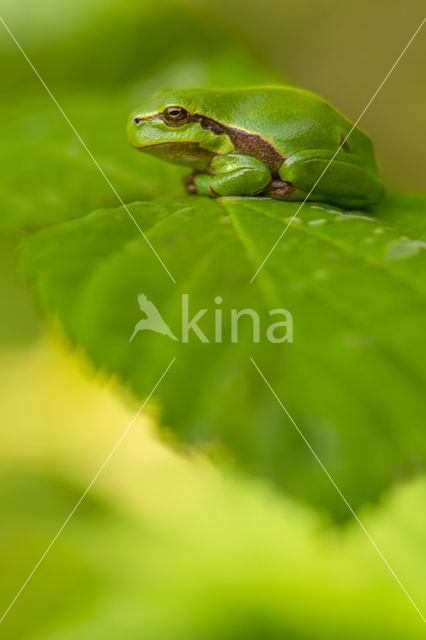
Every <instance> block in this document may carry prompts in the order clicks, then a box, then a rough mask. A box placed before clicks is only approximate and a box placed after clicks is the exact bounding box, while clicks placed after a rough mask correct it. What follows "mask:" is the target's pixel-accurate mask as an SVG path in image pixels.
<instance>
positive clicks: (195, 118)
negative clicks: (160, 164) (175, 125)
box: [144, 113, 287, 174]
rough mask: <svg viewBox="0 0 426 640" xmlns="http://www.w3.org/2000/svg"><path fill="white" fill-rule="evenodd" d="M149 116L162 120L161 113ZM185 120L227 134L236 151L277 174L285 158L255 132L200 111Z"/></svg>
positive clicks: (214, 132)
mask: <svg viewBox="0 0 426 640" xmlns="http://www.w3.org/2000/svg"><path fill="white" fill-rule="evenodd" d="M150 117H151V118H159V119H161V120H163V121H164V116H163V113H155V114H154V115H152V116H150ZM186 122H195V123H196V124H199V125H200V126H201V127H202V128H203V129H207V130H208V131H211V132H212V133H213V134H214V135H216V136H223V135H225V136H228V138H229V139H230V141H231V142H232V144H233V145H234V149H235V151H236V152H237V153H241V154H243V155H247V156H252V157H253V158H257V159H258V160H260V161H261V162H263V164H265V165H266V166H267V167H268V168H269V169H270V170H271V173H272V174H277V173H278V170H279V168H280V167H281V165H282V164H283V163H284V162H285V161H286V160H287V158H286V157H285V156H283V155H282V154H281V153H280V152H279V151H278V150H277V149H276V148H275V147H274V145H273V144H272V143H271V142H269V141H268V140H265V138H262V136H260V135H258V134H257V133H250V132H249V131H245V130H244V129H238V128H237V127H229V126H228V125H225V124H223V123H222V122H219V121H218V120H214V119H213V118H209V117H207V116H203V115H202V114H201V113H191V114H189V117H188V119H187V120H186ZM145 149H146V147H145ZM145 149H144V150H145ZM149 152H150V151H149Z"/></svg>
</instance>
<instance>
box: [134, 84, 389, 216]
mask: <svg viewBox="0 0 426 640" xmlns="http://www.w3.org/2000/svg"><path fill="white" fill-rule="evenodd" d="M127 132H128V138H129V141H130V143H131V144H132V145H133V146H134V147H136V148H137V149H139V150H140V151H144V152H147V153H150V154H153V155H154V156H157V157H159V158H162V159H164V160H167V161H168V162H172V163H174V164H180V165H184V166H187V167H190V168H192V173H191V174H190V175H189V176H187V178H186V179H185V183H186V188H187V191H188V192H189V193H198V194H200V195H209V196H212V197H214V196H266V197H272V198H277V199H280V200H304V199H305V197H306V196H307V195H308V194H309V192H310V191H311V189H312V188H314V190H313V192H312V193H311V194H310V195H309V199H310V200H316V201H324V202H328V203H330V204H336V205H338V206H341V207H346V208H351V207H364V206H367V205H369V204H372V203H374V202H376V201H378V200H379V199H380V198H381V196H382V195H383V184H382V182H381V180H380V177H379V169H378V166H377V163H376V160H375V156H374V150H373V145H372V142H371V140H370V138H369V137H368V136H367V135H366V134H365V133H363V132H362V131H360V130H359V129H357V128H354V129H353V130H352V125H351V123H350V122H349V121H348V120H347V119H346V118H344V117H343V116H342V115H341V114H340V113H339V112H338V111H336V110H335V109H334V108H333V107H331V106H330V105H329V104H328V103H327V102H326V101H325V100H323V99H322V98H320V97H318V96H316V95H315V94H313V93H310V92H309V91H305V90H302V89H297V88H294V87H290V86H266V87H248V88H239V89H227V90H216V89H200V88H198V89H183V90H176V91H173V90H169V89H166V90H163V91H161V92H159V93H157V94H156V95H155V96H154V97H153V98H152V99H151V101H150V102H148V103H147V104H146V105H144V106H143V107H142V108H141V109H140V110H138V111H136V112H135V113H133V114H132V115H131V117H130V119H129V122H128V127H127ZM349 133H350V135H349ZM339 147H341V148H340V149H339ZM336 152H337V155H336V157H335V158H334V159H333V160H332V158H333V156H334V154H335V153H336ZM330 161H332V162H331V164H330V165H329V166H328V168H327V170H326V171H325V173H324V175H323V176H322V177H321V178H320V176H321V174H322V172H323V171H324V169H326V167H327V165H328V163H330ZM319 178H320V179H319ZM318 179H319V182H318V184H316V182H317V180H318Z"/></svg>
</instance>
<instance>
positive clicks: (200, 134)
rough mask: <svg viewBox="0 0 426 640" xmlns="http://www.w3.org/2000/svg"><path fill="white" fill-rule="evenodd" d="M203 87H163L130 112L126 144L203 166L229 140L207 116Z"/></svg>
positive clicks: (228, 144)
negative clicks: (174, 88) (179, 88)
mask: <svg viewBox="0 0 426 640" xmlns="http://www.w3.org/2000/svg"><path fill="white" fill-rule="evenodd" d="M205 92H206V90H205V89H204V90H200V89H185V90H180V91H171V90H168V89H167V90H164V91H161V92H160V93H157V94H156V95H155V96H154V97H153V98H152V99H151V101H150V102H148V103H147V104H146V105H145V106H144V107H143V108H141V109H139V110H138V111H135V112H134V113H132V115H131V116H130V118H129V121H128V124H127V135H128V138H129V142H130V144H131V145H132V146H133V147H135V148H136V149H139V150H140V151H145V152H147V153H151V154H153V155H156V156H158V157H160V158H163V159H164V160H167V161H168V162H173V163H174V164H182V165H185V166H190V167H193V168H194V169H198V170H202V169H204V168H205V167H206V166H207V165H208V163H209V162H210V160H211V157H212V155H213V154H214V153H226V152H227V151H230V150H231V149H232V144H231V142H230V140H229V138H228V136H227V135H226V132H225V131H224V130H222V129H221V128H220V125H219V123H215V121H214V120H212V119H211V118H209V117H207V116H206V115H205V114H206V99H205Z"/></svg>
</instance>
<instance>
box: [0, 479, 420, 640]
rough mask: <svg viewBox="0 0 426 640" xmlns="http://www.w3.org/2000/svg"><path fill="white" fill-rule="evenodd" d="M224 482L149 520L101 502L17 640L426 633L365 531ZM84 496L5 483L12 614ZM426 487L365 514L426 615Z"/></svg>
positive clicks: (70, 537)
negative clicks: (328, 523) (425, 571)
mask: <svg viewBox="0 0 426 640" xmlns="http://www.w3.org/2000/svg"><path fill="white" fill-rule="evenodd" d="M200 476H201V477H202V476H203V474H200ZM218 480H219V479H218V478H214V477H209V482H206V478H205V477H204V482H203V492H204V496H205V498H206V499H207V500H208V504H209V508H208V509H200V504H201V503H200V501H199V500H200V496H199V497H198V499H195V500H194V498H195V496H196V495H197V491H196V490H193V491H189V494H188V495H182V494H181V493H178V494H177V495H175V496H174V500H175V502H176V503H177V504H178V505H179V507H180V509H179V510H178V509H168V508H167V505H166V504H164V505H163V506H162V515H161V517H158V516H156V517H154V516H153V515H152V514H151V516H150V517H148V518H147V517H146V515H144V517H143V520H142V522H141V519H140V517H138V516H137V515H136V514H133V517H129V516H128V515H127V513H126V512H123V511H120V510H118V509H117V508H116V507H115V506H114V505H113V504H111V503H109V502H108V500H107V499H105V496H103V497H102V498H99V497H97V496H96V493H95V495H93V494H89V495H88V496H87V497H86V499H85V501H84V502H83V503H82V504H81V506H80V508H79V510H78V512H77V513H76V514H75V515H74V517H73V519H72V520H71V522H70V523H69V524H68V526H67V527H66V529H65V530H64V531H63V532H62V534H61V536H60V537H59V538H58V540H57V541H56V543H55V545H54V547H53V548H52V549H51V550H50V552H49V554H48V555H47V556H46V558H45V559H44V561H43V563H42V564H41V565H40V567H39V569H38V570H37V572H36V573H35V574H34V576H33V577H32V579H31V581H30V582H29V583H28V585H27V586H26V588H25V590H24V591H23V592H22V594H21V596H20V598H19V599H18V600H17V601H16V603H15V604H14V606H13V607H12V609H11V610H10V611H9V613H8V615H7V617H6V618H5V620H4V621H3V623H2V633H4V637H5V638H19V639H22V640H26V639H28V640H30V639H31V640H32V639H34V638H37V640H77V639H78V640H93V638H96V639H97V638H102V639H103V640H116V639H117V638H126V640H136V639H139V638H142V637H144V638H145V637H146V638H150V639H151V638H153V639H156V638H167V640H216V639H217V638H223V639H224V640H258V638H262V639H265V640H282V638H292V639H293V638H300V639H302V638H303V639H309V640H341V638H342V637H344V638H345V639H347V640H359V638H363V639H365V640H420V638H423V637H424V625H423V623H422V621H421V619H420V616H419V615H418V613H417V612H416V610H415V609H414V607H413V606H412V604H411V603H410V602H409V600H408V598H407V597H406V595H405V594H404V593H403V591H402V589H401V588H400V586H399V585H398V584H397V582H396V581H395V580H394V578H393V577H392V576H391V574H390V573H389V571H388V569H387V568H386V566H385V565H384V563H383V562H382V561H381V559H380V558H379V557H378V555H377V553H376V552H375V550H374V549H373V548H372V547H371V545H370V543H369V542H368V540H367V539H366V537H365V535H364V533H363V532H362V531H361V529H360V528H359V526H358V524H357V523H356V522H351V523H350V524H348V526H347V528H346V529H345V530H336V529H334V528H331V527H330V528H328V527H327V528H326V527H324V525H323V524H321V523H320V521H319V520H318V517H317V515H316V514H314V513H313V512H312V510H310V509H308V508H301V507H300V506H297V505H295V504H294V503H293V502H292V501H290V500H285V499H284V500H276V497H275V496H274V495H273V494H271V493H269V492H268V491H265V489H264V487H262V486H259V485H256V483H248V484H247V485H244V484H240V483H236V482H231V481H230V479H229V478H228V480H227V481H226V482H223V481H222V482H218ZM146 490H147V491H148V490H151V489H150V488H149V489H148V488H146ZM169 490H170V495H173V487H172V486H171V485H170V487H169ZM82 491H83V487H78V486H76V485H74V484H73V483H69V482H64V481H63V480H61V479H58V478H55V477H46V476H44V477H40V476H39V475H37V474H35V473H33V474H29V473H28V472H27V473H22V469H19V468H16V469H15V472H11V473H9V474H3V475H2V477H1V478H0V504H1V510H2V514H3V516H4V518H5V523H6V524H5V525H4V526H3V527H2V529H1V531H0V540H1V552H0V555H1V556H2V557H1V560H2V567H3V568H5V569H6V570H7V571H6V572H4V575H3V577H5V575H7V576H8V579H7V580H2V593H1V596H2V597H1V605H2V609H4V608H5V607H6V606H7V605H8V604H9V603H10V601H11V599H12V598H13V596H14V595H15V594H16V592H17V590H18V588H19V587H20V586H21V585H22V583H23V581H24V579H25V578H26V577H27V575H28V573H29V571H30V570H31V569H32V568H33V566H34V565H35V563H36V562H37V560H38V559H39V557H40V556H41V553H42V552H43V551H44V549H45V548H46V546H47V544H48V543H49V542H50V541H51V539H52V537H53V536H54V534H55V533H56V531H57V530H58V527H59V526H60V524H61V523H62V522H63V520H64V518H65V517H66V515H67V514H68V513H69V512H70V510H71V508H72V507H73V506H74V504H75V502H76V501H77V499H78V498H79V496H80V495H81V493H82ZM94 491H95V492H96V487H95V488H94ZM425 491H426V483H425V480H423V481H421V480H419V481H417V482H416V483H412V484H411V485H407V486H404V487H400V488H399V490H398V491H397V492H394V493H393V495H392V496H390V497H389V498H388V499H387V500H386V503H385V504H383V505H381V507H380V509H377V510H376V513H371V512H366V513H364V514H362V518H363V521H364V522H365V524H366V526H367V528H368V530H369V531H370V532H371V534H372V535H373V537H374V538H375V540H376V541H378V542H379V544H380V545H381V546H382V549H383V551H384V553H385V554H386V555H387V557H388V559H389V560H390V562H391V564H392V566H393V568H394V570H395V571H396V572H397V574H398V575H399V577H400V578H401V579H402V581H403V582H404V584H405V586H406V587H407V589H408V591H409V593H410V595H411V596H412V597H413V599H414V601H415V603H416V604H417V606H419V607H420V608H423V607H424V605H425V604H426V600H425V598H426V594H425V591H424V584H423V585H422V582H421V578H422V572H421V570H420V568H421V567H422V566H423V565H424V562H425V547H424V544H423V540H424V536H425V534H426V522H425V514H424V512H421V511H420V512H419V509H418V506H419V504H422V503H424V500H425V497H426V494H425ZM182 514H184V517H182ZM307 612H308V613H307Z"/></svg>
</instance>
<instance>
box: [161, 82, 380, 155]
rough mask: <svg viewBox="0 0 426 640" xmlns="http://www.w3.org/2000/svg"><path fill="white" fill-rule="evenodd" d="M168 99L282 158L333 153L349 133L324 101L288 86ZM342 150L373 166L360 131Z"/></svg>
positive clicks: (194, 92)
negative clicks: (256, 138)
mask: <svg viewBox="0 0 426 640" xmlns="http://www.w3.org/2000/svg"><path fill="white" fill-rule="evenodd" d="M159 95H160V96H161V94H159ZM172 95H173V97H171V95H170V94H168V98H169V101H171V102H174V104H182V105H183V106H185V108H187V109H188V110H189V111H190V112H192V113H194V112H198V113H201V114H202V115H205V116H208V117H209V118H211V119H213V120H216V121H218V122H220V123H222V124H223V125H225V126H226V127H233V128H235V129H241V130H243V131H246V132H248V133H253V134H257V135H260V136H261V137H262V138H264V139H265V140H267V141H268V142H269V143H271V144H272V145H273V146H274V147H275V148H276V150H277V151H278V152H279V153H280V154H281V155H282V156H283V157H284V158H287V157H288V156H290V155H291V154H292V153H296V152H298V151H303V150H310V149H316V150H324V149H327V150H332V151H334V150H337V149H338V147H339V145H340V144H341V142H342V141H343V139H344V138H345V136H346V135H347V134H348V133H349V131H350V130H351V128H352V125H351V123H350V122H349V120H347V119H346V118H345V117H344V116H343V115H342V114H340V113H339V112H338V111H337V110H336V109H334V108H333V107H332V106H331V105H329V104H328V103H327V102H326V101H325V100H323V99H322V98H320V97H319V96H317V95H315V94H314V93H311V92H310V91H305V90H303V89H297V88H295V87H290V86H260V87H246V88H238V89H221V90H216V89H205V88H203V89H184V90H177V91H175V92H173V94H172ZM160 101H161V97H160ZM348 146H349V147H350V150H351V152H352V153H353V154H356V155H359V156H362V157H364V158H365V160H366V162H367V163H369V164H371V166H372V167H373V166H374V165H375V158H374V151H373V146H372V143H371V141H370V139H369V137H368V136H367V135H365V134H364V133H363V132H362V131H360V130H359V129H354V130H353V131H352V132H351V135H350V141H349V143H348Z"/></svg>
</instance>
